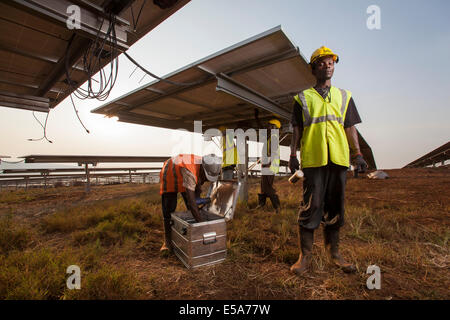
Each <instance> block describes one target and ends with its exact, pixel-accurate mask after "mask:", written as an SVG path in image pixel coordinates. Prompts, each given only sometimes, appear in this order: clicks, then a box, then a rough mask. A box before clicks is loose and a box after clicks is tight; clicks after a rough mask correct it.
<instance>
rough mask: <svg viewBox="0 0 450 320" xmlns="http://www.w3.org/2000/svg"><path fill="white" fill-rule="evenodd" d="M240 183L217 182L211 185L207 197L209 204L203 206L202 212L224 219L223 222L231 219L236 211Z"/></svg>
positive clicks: (230, 181)
mask: <svg viewBox="0 0 450 320" xmlns="http://www.w3.org/2000/svg"><path fill="white" fill-rule="evenodd" d="M240 188H241V183H240V182H239V181H232V180H217V181H216V182H213V183H211V185H210V186H209V189H208V193H207V197H209V198H211V202H210V203H208V204H207V205H205V206H204V207H203V208H202V210H205V211H208V212H210V213H212V214H215V215H218V216H220V217H223V218H225V221H230V220H231V219H233V215H234V211H235V210H236V205H237V199H238V197H239V189H240Z"/></svg>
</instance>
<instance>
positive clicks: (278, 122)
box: [269, 119, 281, 129]
mask: <svg viewBox="0 0 450 320" xmlns="http://www.w3.org/2000/svg"><path fill="white" fill-rule="evenodd" d="M269 123H270V124H273V125H275V126H276V127H277V128H278V129H280V128H281V122H280V120H278V119H272V120H270V121H269Z"/></svg>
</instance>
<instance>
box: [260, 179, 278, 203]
mask: <svg viewBox="0 0 450 320" xmlns="http://www.w3.org/2000/svg"><path fill="white" fill-rule="evenodd" d="M274 179H275V175H273V174H272V175H262V176H261V193H262V194H264V195H266V196H267V197H269V198H270V197H272V196H274V195H276V194H277V192H276V190H275V189H274V187H273V181H274Z"/></svg>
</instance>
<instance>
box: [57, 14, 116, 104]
mask: <svg viewBox="0 0 450 320" xmlns="http://www.w3.org/2000/svg"><path fill="white" fill-rule="evenodd" d="M104 21H105V19H103V20H102V23H101V25H100V28H99V29H98V31H97V35H96V37H95V40H93V41H91V44H90V45H89V47H88V48H87V50H86V51H85V52H84V54H83V58H82V67H83V70H84V72H86V74H87V76H88V79H87V89H84V88H81V87H79V88H78V83H77V82H76V81H74V80H73V79H72V78H71V74H72V71H73V69H72V70H71V68H72V66H69V61H68V60H69V54H68V53H69V51H70V48H71V45H72V42H70V43H69V45H68V47H67V50H66V55H65V67H66V79H67V83H68V84H69V86H70V87H71V89H72V90H73V93H74V95H75V96H76V97H77V98H78V99H82V100H84V99H98V100H100V101H104V100H106V99H107V98H108V96H109V94H110V93H111V91H112V88H113V87H114V84H115V82H116V79H117V74H118V71H119V61H118V58H117V56H118V50H117V38H116V30H115V24H116V18H115V16H114V15H113V14H110V15H109V25H108V30H107V32H106V34H105V35H104V37H103V38H100V30H101V26H103V23H104ZM107 42H109V48H110V51H108V50H106V48H105V45H106V43H107ZM107 57H109V58H110V61H109V62H110V69H109V72H108V71H106V70H105V68H101V65H102V59H105V58H107ZM97 71H99V79H98V81H97V80H96V79H94V78H93V77H94V75H95V73H96V72H97ZM108 73H109V74H108ZM94 82H96V84H94Z"/></svg>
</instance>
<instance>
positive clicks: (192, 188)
mask: <svg viewBox="0 0 450 320" xmlns="http://www.w3.org/2000/svg"><path fill="white" fill-rule="evenodd" d="M180 172H181V175H182V176H183V187H184V188H185V189H186V198H187V203H188V205H189V209H190V210H191V213H192V215H193V216H194V219H195V221H197V222H202V221H203V219H202V217H201V215H200V211H199V209H198V206H197V202H196V201H195V199H196V194H197V193H198V192H199V191H200V192H201V189H200V186H199V185H198V184H197V182H196V180H195V177H194V175H193V173H192V172H190V171H189V170H187V169H186V168H181V170H180Z"/></svg>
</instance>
